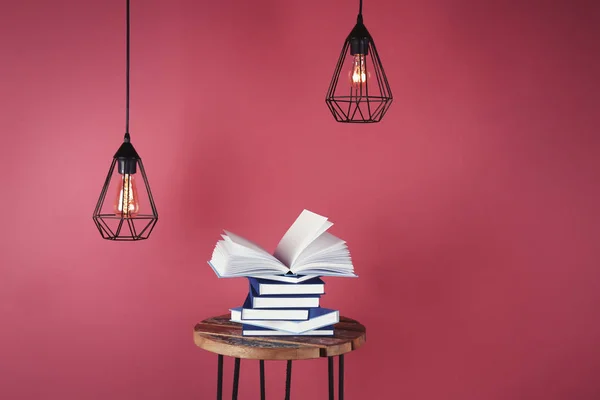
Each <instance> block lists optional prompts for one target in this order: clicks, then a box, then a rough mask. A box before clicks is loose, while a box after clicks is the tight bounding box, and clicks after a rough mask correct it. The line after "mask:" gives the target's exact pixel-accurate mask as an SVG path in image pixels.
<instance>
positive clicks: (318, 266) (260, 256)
mask: <svg viewBox="0 0 600 400" xmlns="http://www.w3.org/2000/svg"><path fill="white" fill-rule="evenodd" d="M332 225H333V223H332V222H330V221H328V220H327V218H326V217H323V216H321V215H318V214H315V213H313V212H311V211H308V210H304V211H302V213H300V216H299V217H298V218H297V219H296V221H295V222H294V223H293V224H292V226H290V228H289V229H288V231H287V232H286V233H285V235H283V237H282V238H281V240H280V242H279V244H278V245H277V248H276V249H275V252H274V253H273V254H271V253H269V252H268V251H266V250H265V249H263V248H262V247H260V246H259V245H257V244H256V243H253V242H251V241H250V240H248V239H245V238H243V237H241V236H239V235H236V234H234V233H232V232H228V231H225V234H223V235H221V236H222V239H221V240H219V241H218V242H217V244H216V246H215V249H214V250H213V254H212V257H211V259H210V261H209V262H208V263H209V265H210V266H211V267H212V268H213V270H214V271H215V273H216V274H217V276H218V277H220V278H221V277H223V278H224V277H236V276H252V277H261V278H268V279H275V278H274V276H278V275H291V276H289V280H286V281H284V282H289V283H300V282H302V280H303V279H305V278H304V276H310V277H315V276H348V277H356V275H355V274H354V266H353V265H352V259H351V257H350V251H349V250H348V246H347V245H346V242H345V241H343V240H342V239H340V238H338V237H336V236H334V235H332V234H330V233H328V232H326V231H327V230H328V229H329V228H331V226H332ZM280 278H288V276H280ZM301 279H302V280H301ZM306 279H310V278H306Z"/></svg>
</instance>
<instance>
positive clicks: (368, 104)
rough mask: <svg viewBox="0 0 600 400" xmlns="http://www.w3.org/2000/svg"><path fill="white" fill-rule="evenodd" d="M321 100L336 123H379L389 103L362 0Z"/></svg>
mask: <svg viewBox="0 0 600 400" xmlns="http://www.w3.org/2000/svg"><path fill="white" fill-rule="evenodd" d="M325 102H326V103H327V106H328V107H329V110H330V111H331V113H332V114H333V117H334V118H335V119H336V121H338V122H352V123H370V122H379V121H381V118H383V116H384V115H385V113H386V112H387V110H388V109H389V107H390V105H391V104H392V91H391V89H390V85H389V83H388V80H387V77H386V76H385V72H384V71H383V64H382V63H381V59H380V58H379V54H378V53H377V49H376V48H375V42H374V41H373V37H372V36H371V35H370V34H369V31H367V28H366V27H365V25H364V24H363V16H362V0H360V4H359V9H358V17H357V21H356V25H355V26H354V29H352V31H351V32H350V34H349V35H348V37H347V38H346V41H345V42H344V46H343V47H342V54H341V55H340V58H339V60H338V63H337V65H336V67H335V72H334V73H333V78H332V79H331V83H330V85H329V90H328V91H327V97H326V98H325Z"/></svg>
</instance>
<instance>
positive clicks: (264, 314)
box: [242, 308, 308, 321]
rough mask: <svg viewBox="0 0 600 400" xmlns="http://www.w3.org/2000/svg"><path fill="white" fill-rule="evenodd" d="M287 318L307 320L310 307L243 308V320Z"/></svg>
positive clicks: (287, 319)
mask: <svg viewBox="0 0 600 400" xmlns="http://www.w3.org/2000/svg"><path fill="white" fill-rule="evenodd" d="M253 319H257V320H286V321H305V320H307V319H308V309H305V310H295V309H285V308H284V309H269V308H242V320H253Z"/></svg>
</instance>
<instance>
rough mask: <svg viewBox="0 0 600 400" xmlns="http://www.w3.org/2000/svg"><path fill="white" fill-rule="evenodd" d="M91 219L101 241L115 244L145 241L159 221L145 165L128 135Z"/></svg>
mask: <svg viewBox="0 0 600 400" xmlns="http://www.w3.org/2000/svg"><path fill="white" fill-rule="evenodd" d="M138 179H139V180H141V182H139V183H138V181H137V180H138ZM138 186H139V188H138ZM93 219H94V223H95V224H96V227H97V228H98V230H99V231H100V234H101V235H102V237H103V238H104V239H107V240H116V241H132V240H144V239H148V236H150V233H152V230H153V229H154V226H155V225H156V222H157V221H158V212H157V211H156V205H155V204H154V199H153V197H152V192H151V191H150V185H149V184H148V177H147V176H146V171H145V170H144V164H143V163H142V159H141V158H140V156H139V155H138V154H137V152H136V151H135V149H134V147H133V145H132V144H131V143H130V141H129V134H126V135H125V141H124V142H123V144H122V145H121V147H119V150H117V152H116V154H115V156H114V158H113V161H112V163H111V165H110V169H109V170H108V175H107V177H106V181H105V182H104V186H103V187H102V191H101V192H100V198H99V199H98V203H97V204H96V208H95V209H94V215H93Z"/></svg>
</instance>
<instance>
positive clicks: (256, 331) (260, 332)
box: [242, 324, 333, 336]
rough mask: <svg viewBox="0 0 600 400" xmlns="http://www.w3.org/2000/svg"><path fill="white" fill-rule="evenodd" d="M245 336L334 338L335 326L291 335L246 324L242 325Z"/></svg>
mask: <svg viewBox="0 0 600 400" xmlns="http://www.w3.org/2000/svg"><path fill="white" fill-rule="evenodd" d="M242 335H243V336H333V325H331V326H324V327H322V328H319V329H315V330H312V331H306V332H302V333H290V332H285V331H278V330H274V329H267V328H262V327H260V326H253V325H248V324H244V325H242Z"/></svg>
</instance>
